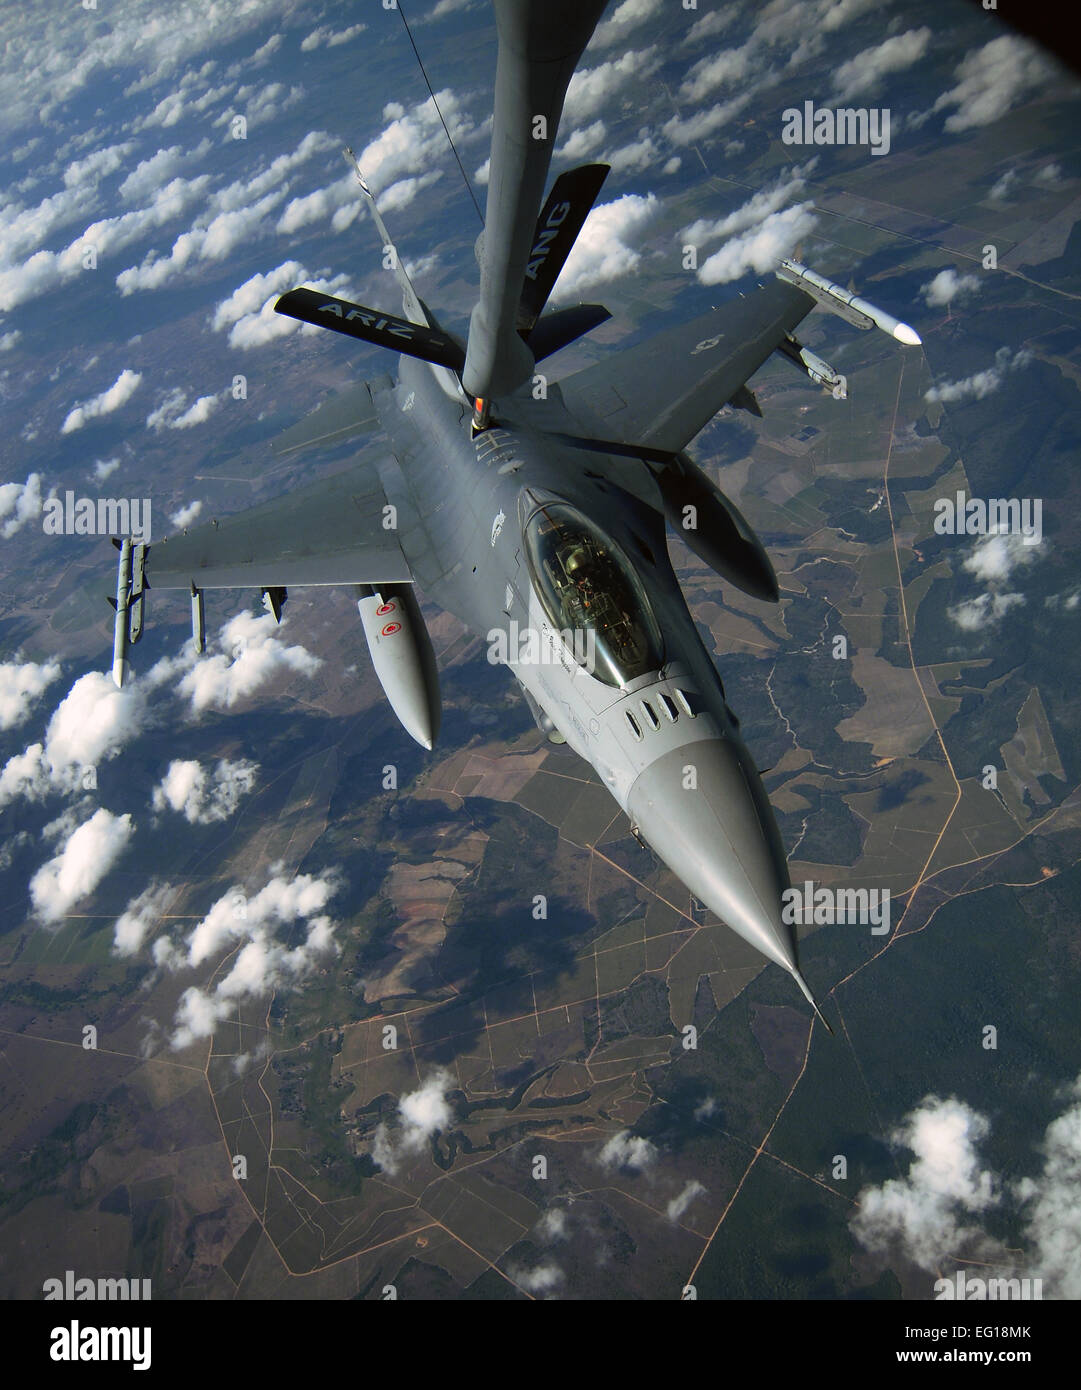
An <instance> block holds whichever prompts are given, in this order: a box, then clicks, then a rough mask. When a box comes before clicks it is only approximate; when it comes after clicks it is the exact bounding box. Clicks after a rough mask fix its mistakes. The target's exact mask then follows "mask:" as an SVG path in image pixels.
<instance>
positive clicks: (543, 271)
mask: <svg viewBox="0 0 1081 1390" xmlns="http://www.w3.org/2000/svg"><path fill="white" fill-rule="evenodd" d="M609 167H610V166H609V165H607V164H583V165H582V166H581V167H580V168H578V169H568V170H567V172H566V173H565V174H560V176H559V178H558V179H556V181H555V183H554V184H553V185H552V191H551V193H549V194H548V200H547V202H546V203H545V204H544V207H543V208H541V214H540V216H539V217H538V218H537V230H536V231H535V232H534V234H533V245H532V247H531V249H530V252H529V260H528V262H527V264H526V271H525V282H524V284H523V286H522V299H521V305H520V308H519V312H518V319H519V322H518V329H519V332H521V333H522V334H523V336H524V337H525V338H526V339H527V341H528V342H529V345H530V347H532V346H533V337H532V334H531V329H532V328H533V325H534V324H535V323H536V322H537V320H538V319H539V318H540V316H541V313H542V312H543V310H544V306H545V305H546V304H547V303H548V296H549V295H550V294H551V293H552V289H553V287H554V285H555V282H556V280H557V279H558V278H559V272H560V271H561V270H562V269H563V267H564V265H565V264H566V261H567V257H568V256H569V255H570V252H571V247H572V246H573V245H574V243H575V242H576V241H577V240H578V233H579V232H580V231H581V230H582V226H583V224H584V222H585V220H586V218H587V217H588V216H589V213H590V209H591V208H592V207H593V204H594V203H595V202H596V199H597V194H598V193H599V192H600V191H601V184H602V183H604V180H605V179H606V178H607V176H608V170H609ZM583 331H584V330H583ZM534 355H535V356H536V357H538V358H539V357H541V356H542V355H543V354H541V353H539V352H535V354H534Z"/></svg>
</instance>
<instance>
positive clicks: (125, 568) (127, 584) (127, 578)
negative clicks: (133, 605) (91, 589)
mask: <svg viewBox="0 0 1081 1390" xmlns="http://www.w3.org/2000/svg"><path fill="white" fill-rule="evenodd" d="M130 600H131V537H130V536H126V537H125V538H124V540H122V541H121V542H120V561H119V563H118V564H117V567H116V599H115V600H114V602H113V608H114V609H115V611H116V617H115V619H114V620H113V682H114V684H115V685H116V688H117V690H122V689H123V688H124V680H125V678H126V676H127V674H128V660H127V655H128V621H129V617H128V604H129V602H130Z"/></svg>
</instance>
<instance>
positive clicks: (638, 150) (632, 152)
mask: <svg viewBox="0 0 1081 1390" xmlns="http://www.w3.org/2000/svg"><path fill="white" fill-rule="evenodd" d="M661 154H662V152H661V150H660V149H659V148H658V146H657V143H656V141H655V140H654V139H653V135H652V133H651V132H650V131H649V130H648V129H646V130H641V131H639V133H638V139H637V140H632V141H630V142H629V143H628V144H626V145H621V146H620V147H619V149H616V150H612V151H611V152H610V153H609V154H607V155H606V156H605V162H606V163H608V164H609V165H611V168H612V173H613V174H640V173H644V172H645V170H647V169H648V168H650V167H651V166H652V165H653V164H655V163H656V162H657V160H658V159H660V158H661ZM669 164H671V165H672V166H673V167H672V168H669V167H668V165H669ZM679 165H680V159H679V156H678V155H675V156H673V158H672V159H671V160H669V161H668V162H667V163H666V164H665V167H664V169H663V170H662V171H661V172H662V173H665V174H668V173H672V174H674V173H675V172H676V170H677V169H678V168H679Z"/></svg>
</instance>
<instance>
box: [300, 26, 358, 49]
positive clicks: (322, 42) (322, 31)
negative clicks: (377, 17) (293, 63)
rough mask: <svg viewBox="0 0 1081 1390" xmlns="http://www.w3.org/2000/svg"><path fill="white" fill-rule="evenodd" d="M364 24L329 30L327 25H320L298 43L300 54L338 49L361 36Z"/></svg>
mask: <svg viewBox="0 0 1081 1390" xmlns="http://www.w3.org/2000/svg"><path fill="white" fill-rule="evenodd" d="M367 27H368V26H367V25H366V24H350V25H349V27H348V28H347V29H331V28H330V27H329V26H328V25H322V24H321V25H320V26H319V28H318V29H313V30H312V32H311V33H310V34H309V35H308V36H307V37H306V38H304V39H302V40H301V42H300V51H301V53H311V52H312V50H313V49H316V48H339V47H340V46H341V45H342V44H343V43H349V41H350V40H351V39H355V38H356V37H357V35H358V34H363V33H364V31H365V29H367Z"/></svg>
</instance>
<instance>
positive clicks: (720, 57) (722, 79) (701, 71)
mask: <svg viewBox="0 0 1081 1390" xmlns="http://www.w3.org/2000/svg"><path fill="white" fill-rule="evenodd" d="M753 54H754V44H753V43H746V44H744V45H743V47H742V48H723V49H721V51H720V52H719V53H717V54H716V55H714V56H711V57H707V58H702V59H700V60H699V61H698V62H697V63H695V65H694V66H693V67H692V68H691V70H690V72H689V73H688V75H687V78H686V80H685V81H684V83H683V86H682V87H681V88H680V92H679V94H680V96H681V97H682V99H683V100H684V101H690V102H700V101H704V100H705V98H706V97H707V96H709V95H710V94H711V93H713V92H715V91H716V90H717V88H718V87H730V86H735V85H736V84H743V83H745V81H746V79H747V78H748V77H749V76H750V75H751V73H752V71H753V70H754V56H753Z"/></svg>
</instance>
